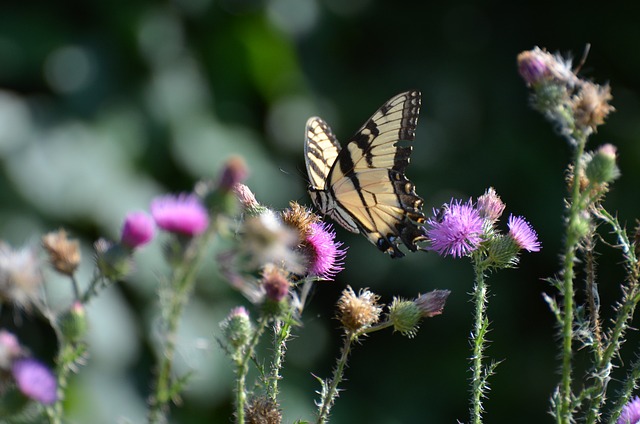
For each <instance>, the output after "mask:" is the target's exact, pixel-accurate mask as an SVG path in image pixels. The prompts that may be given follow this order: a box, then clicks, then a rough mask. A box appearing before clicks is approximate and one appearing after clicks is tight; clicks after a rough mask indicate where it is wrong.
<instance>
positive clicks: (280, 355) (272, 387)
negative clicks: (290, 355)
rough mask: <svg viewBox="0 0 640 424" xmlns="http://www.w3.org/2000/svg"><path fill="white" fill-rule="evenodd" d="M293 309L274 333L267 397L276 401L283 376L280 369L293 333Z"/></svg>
mask: <svg viewBox="0 0 640 424" xmlns="http://www.w3.org/2000/svg"><path fill="white" fill-rule="evenodd" d="M292 319H293V316H292V311H289V313H288V314H287V316H286V318H285V319H284V320H282V321H281V322H280V323H279V324H280V325H278V326H276V328H277V331H276V333H275V335H274V349H275V354H274V357H273V362H272V363H271V376H270V377H269V379H268V381H267V397H269V399H271V400H272V401H273V402H274V403H275V402H276V400H277V397H278V381H279V380H280V379H281V378H282V377H281V376H280V370H281V369H282V364H283V363H284V355H285V353H286V351H287V340H289V336H290V335H291V323H292Z"/></svg>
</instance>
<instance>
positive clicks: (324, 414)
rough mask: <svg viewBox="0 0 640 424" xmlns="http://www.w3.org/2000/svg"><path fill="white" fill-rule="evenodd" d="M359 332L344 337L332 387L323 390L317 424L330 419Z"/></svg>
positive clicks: (322, 423)
mask: <svg viewBox="0 0 640 424" xmlns="http://www.w3.org/2000/svg"><path fill="white" fill-rule="evenodd" d="M358 334H359V333H357V332H355V333H354V332H351V331H349V332H347V334H345V337H344V346H342V354H341V355H340V358H338V362H337V364H336V368H335V369H334V370H333V377H332V378H331V385H330V386H329V389H328V390H323V396H322V399H321V401H320V411H319V412H318V420H317V421H316V423H317V424H324V423H326V422H327V421H328V419H329V411H330V410H331V407H332V406H333V403H334V402H335V399H336V397H337V396H338V384H340V382H341V381H342V376H343V374H344V367H345V365H346V364H347V359H349V353H350V352H351V344H352V343H353V342H354V341H355V340H357V337H358Z"/></svg>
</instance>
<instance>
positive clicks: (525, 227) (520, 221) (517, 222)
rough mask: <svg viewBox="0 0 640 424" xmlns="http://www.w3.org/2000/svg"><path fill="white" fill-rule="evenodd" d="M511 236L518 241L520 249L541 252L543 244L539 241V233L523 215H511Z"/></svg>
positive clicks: (508, 223)
mask: <svg viewBox="0 0 640 424" xmlns="http://www.w3.org/2000/svg"><path fill="white" fill-rule="evenodd" d="M507 225H508V226H509V236H510V237H511V238H512V239H513V240H514V241H515V242H516V244H517V245H518V246H519V247H520V249H525V250H527V251H529V252H539V251H540V249H541V248H542V246H541V245H540V242H539V241H538V234H536V232H535V231H534V229H533V228H532V227H531V224H529V223H528V222H527V221H526V220H525V219H524V218H523V217H521V216H513V215H509V221H508V222H507Z"/></svg>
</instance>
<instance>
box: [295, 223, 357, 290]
mask: <svg viewBox="0 0 640 424" xmlns="http://www.w3.org/2000/svg"><path fill="white" fill-rule="evenodd" d="M335 238H336V233H335V231H333V229H332V228H331V225H330V224H327V223H324V222H314V223H312V224H310V225H309V233H308V235H307V238H306V240H305V242H306V243H305V244H306V246H307V249H305V253H306V254H307V258H308V260H309V262H308V263H309V265H308V267H307V272H308V274H309V275H314V276H317V277H320V278H321V279H323V280H332V279H333V277H335V275H336V274H337V273H338V272H340V271H342V270H343V269H344V267H343V266H342V265H343V260H344V257H345V255H346V253H347V251H346V249H342V243H341V242H337V241H335Z"/></svg>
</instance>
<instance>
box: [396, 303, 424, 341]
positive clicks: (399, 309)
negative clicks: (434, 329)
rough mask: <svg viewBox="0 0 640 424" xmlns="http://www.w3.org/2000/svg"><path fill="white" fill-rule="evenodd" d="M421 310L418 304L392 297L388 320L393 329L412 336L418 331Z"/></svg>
mask: <svg viewBox="0 0 640 424" xmlns="http://www.w3.org/2000/svg"><path fill="white" fill-rule="evenodd" d="M421 319H422V312H421V311H420V308H419V307H418V305H416V304H415V302H413V301H411V300H404V299H401V298H397V297H394V298H393V302H392V303H391V306H389V321H391V322H392V323H393V329H394V331H398V332H400V334H402V335H403V336H407V337H409V338H413V337H414V336H415V335H416V333H417V332H418V328H419V326H420V320H421Z"/></svg>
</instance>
